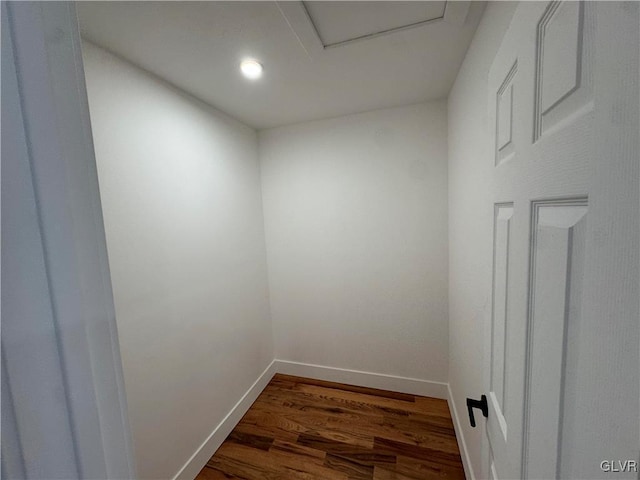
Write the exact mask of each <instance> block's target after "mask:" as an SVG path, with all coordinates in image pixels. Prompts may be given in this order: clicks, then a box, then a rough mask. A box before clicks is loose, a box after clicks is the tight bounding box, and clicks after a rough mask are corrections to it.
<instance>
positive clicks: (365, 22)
mask: <svg viewBox="0 0 640 480" xmlns="http://www.w3.org/2000/svg"><path fill="white" fill-rule="evenodd" d="M303 5H304V7H305V9H306V11H307V14H308V16H309V20H310V21H311V23H312V24H313V26H314V28H315V30H316V33H317V34H318V37H319V38H320V40H321V42H322V44H323V46H324V48H330V47H335V46H339V45H342V44H345V43H349V42H353V41H355V40H362V39H365V38H370V37H375V36H379V35H383V34H386V33H390V32H394V31H397V30H402V29H405V28H410V27H416V26H419V25H422V24H425V23H428V22H432V21H435V20H441V19H443V18H444V16H445V9H446V7H447V2H446V1H442V2H437V1H430V2H385V1H382V2H380V1H374V2H368V1H357V2H337V1H307V2H303Z"/></svg>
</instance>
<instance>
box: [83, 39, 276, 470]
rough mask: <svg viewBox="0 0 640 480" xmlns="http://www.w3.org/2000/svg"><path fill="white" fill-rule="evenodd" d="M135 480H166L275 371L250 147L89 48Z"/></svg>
mask: <svg viewBox="0 0 640 480" xmlns="http://www.w3.org/2000/svg"><path fill="white" fill-rule="evenodd" d="M84 60H85V70H86V77H87V87H88V94H89V106H90V111H91V121H92V128H93V135H94V142H95V151H96V157H97V165H98V177H99V182H100V190H101V196H102V206H103V210H104V221H105V228H106V236H107V248H108V252H109V260H110V266H111V275H112V281H113V290H114V297H115V306H116V316H117V324H118V329H119V338H120V346H121V350H122V361H123V366H124V376H125V384H126V390H127V400H128V405H129V415H130V420H131V425H132V430H133V438H134V445H135V452H136V461H137V465H138V474H139V476H140V478H149V479H150V478H155V479H158V478H170V477H173V476H174V475H175V474H176V473H177V471H178V470H179V469H180V468H181V467H182V466H183V465H184V464H185V462H187V460H188V459H189V457H190V456H191V455H192V454H193V453H194V452H195V451H196V450H197V449H198V447H199V446H200V445H201V444H202V442H204V441H205V439H206V438H207V437H208V436H209V434H210V433H211V432H212V430H213V429H214V428H215V427H216V426H217V425H218V423H219V422H220V421H221V420H222V419H223V418H224V416H225V415H226V414H227V413H228V412H229V411H230V410H231V408H232V407H233V406H234V405H235V403H236V402H237V401H238V399H239V398H240V397H241V396H242V395H243V394H244V393H245V392H246V391H247V389H248V388H249V387H250V386H251V385H252V383H253V382H254V381H255V380H256V378H258V376H259V375H260V374H261V373H262V372H263V370H264V369H265V367H266V366H267V365H268V364H269V362H271V360H272V359H273V350H272V335H271V323H270V315H269V300H268V287H267V272H266V256H265V247H264V231H263V217H262V205H261V195H260V173H259V164H258V154H257V146H258V144H257V134H256V132H255V131H254V130H252V129H250V128H248V127H246V126H244V125H242V124H240V123H238V122H236V121H234V120H231V119H229V118H228V117H226V116H224V115H223V114H220V113H219V112H217V111H216V110H214V109H212V108H211V107H209V106H206V105H205V104H203V103H200V102H198V101H196V100H194V99H192V98H190V97H188V96H186V95H184V94H182V93H180V92H179V91H178V90H176V89H174V88H172V87H170V86H169V85H167V84H165V83H163V82H162V81H160V80H158V79H156V78H155V77H153V76H151V75H149V74H147V73H145V72H143V71H142V70H140V69H138V68H136V67H134V66H132V65H130V64H128V63H125V62H123V61H121V60H119V59H117V58H116V57H114V56H112V55H110V54H108V53H107V52H105V51H103V50H101V49H99V48H97V47H95V46H93V45H91V44H85V46H84Z"/></svg>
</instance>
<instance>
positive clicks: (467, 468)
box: [447, 384, 476, 480]
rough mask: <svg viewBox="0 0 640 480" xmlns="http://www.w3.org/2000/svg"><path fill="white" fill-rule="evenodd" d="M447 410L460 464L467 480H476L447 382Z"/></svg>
mask: <svg viewBox="0 0 640 480" xmlns="http://www.w3.org/2000/svg"><path fill="white" fill-rule="evenodd" d="M447 392H448V394H449V395H448V399H447V400H448V402H449V410H450V411H451V417H452V418H453V428H454V429H455V431H456V440H457V441H458V450H460V456H461V457H462V466H463V467H464V474H465V477H467V480H476V475H475V472H474V471H473V467H472V465H471V459H470V458H469V450H467V444H466V442H465V441H464V435H463V432H462V424H461V423H460V416H459V415H458V410H457V409H456V403H455V402H454V400H453V393H452V392H451V386H450V385H449V384H447Z"/></svg>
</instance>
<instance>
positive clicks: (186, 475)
mask: <svg viewBox="0 0 640 480" xmlns="http://www.w3.org/2000/svg"><path fill="white" fill-rule="evenodd" d="M275 373H276V368H275V361H273V362H271V364H270V365H269V366H268V367H267V368H266V369H265V371H264V372H262V375H260V376H259V377H258V379H257V380H256V381H255V382H254V383H253V385H251V387H250V388H249V390H247V391H246V393H245V394H244V395H243V396H242V398H241V399H240V400H238V403H236V404H235V405H234V407H233V408H232V409H231V411H230V412H229V413H228V414H227V416H226V417H224V418H223V419H222V421H221V422H220V423H219V424H218V426H217V427H216V428H214V429H213V432H211V435H209V437H208V438H207V439H206V440H205V441H204V442H203V443H202V445H200V447H199V448H198V449H197V450H196V452H195V453H194V454H193V455H192V456H191V458H190V459H189V460H188V461H187V463H185V464H184V466H183V467H182V468H181V469H180V470H179V471H178V473H177V474H176V475H175V477H173V478H174V480H193V479H194V478H196V476H197V475H198V473H199V472H200V470H202V468H203V467H204V466H205V465H206V464H207V461H209V459H210V458H211V456H212V455H213V454H214V453H215V451H216V450H217V449H218V447H220V445H222V442H224V440H225V438H227V435H229V434H230V433H231V430H233V429H234V427H235V426H236V425H237V424H238V422H239V421H240V419H241V418H242V416H243V415H244V414H245V413H247V410H249V407H251V405H253V402H255V401H256V399H257V398H258V395H260V393H261V392H262V391H263V390H264V388H265V387H266V386H267V384H268V383H269V382H270V381H271V378H272V377H273V375H274V374H275Z"/></svg>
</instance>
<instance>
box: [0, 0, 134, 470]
mask: <svg viewBox="0 0 640 480" xmlns="http://www.w3.org/2000/svg"><path fill="white" fill-rule="evenodd" d="M2 286H3V287H4V288H3V289H2V426H3V429H2V476H3V477H4V478H95V479H97V478H118V479H124V478H134V477H135V464H134V457H133V448H132V442H131V435H130V428H129V422H128V418H127V406H126V398H125V391H124V380H123V375H122V365H121V359H120V350H119V344H118V335H117V329H116V322H115V309H114V303H113V295H112V291H111V277H110V273H109V265H108V261H107V249H106V242H105V233H104V225H103V220H102V208H101V204H100V196H99V188H98V177H97V172H96V164H95V156H94V150H93V143H92V136H91V126H90V120H89V109H88V104H87V95H86V90H85V80H84V70H83V65H82V55H81V51H80V35H79V32H78V25H77V18H76V13H75V7H74V5H73V3H72V2H52V3H48V2H24V3H22V2H9V3H6V2H2Z"/></svg>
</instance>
